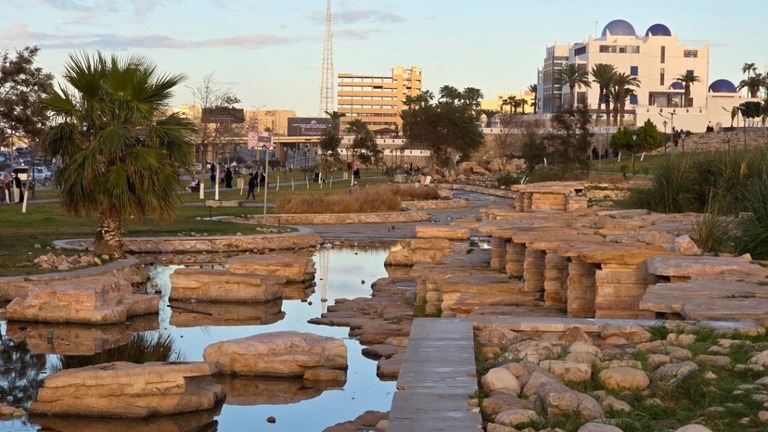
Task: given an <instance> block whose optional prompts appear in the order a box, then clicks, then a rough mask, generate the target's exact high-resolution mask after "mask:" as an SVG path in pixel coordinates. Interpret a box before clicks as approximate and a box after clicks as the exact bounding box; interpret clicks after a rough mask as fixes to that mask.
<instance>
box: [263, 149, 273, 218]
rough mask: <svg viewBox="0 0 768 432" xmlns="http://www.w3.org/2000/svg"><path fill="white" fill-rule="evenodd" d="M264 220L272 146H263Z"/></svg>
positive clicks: (265, 216)
mask: <svg viewBox="0 0 768 432" xmlns="http://www.w3.org/2000/svg"><path fill="white" fill-rule="evenodd" d="M262 148H263V149H264V213H263V214H264V219H265V220H266V219H267V190H269V187H268V185H269V151H270V150H272V146H271V145H269V144H264V145H263V146H262Z"/></svg>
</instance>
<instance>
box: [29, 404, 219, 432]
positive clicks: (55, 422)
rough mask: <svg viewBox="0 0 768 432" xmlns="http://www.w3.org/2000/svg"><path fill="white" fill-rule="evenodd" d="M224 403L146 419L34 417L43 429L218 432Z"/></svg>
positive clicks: (43, 431) (54, 431)
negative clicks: (199, 409) (179, 413)
mask: <svg viewBox="0 0 768 432" xmlns="http://www.w3.org/2000/svg"><path fill="white" fill-rule="evenodd" d="M220 413H221V404H219V406H217V407H216V408H214V409H212V410H208V411H200V412H195V413H190V414H182V415H174V416H164V417H154V418H150V419H146V420H129V419H105V418H77V417H45V416H32V417H31V418H30V421H31V422H32V423H35V424H38V425H40V426H42V428H41V429H40V432H103V431H121V432H145V431H152V432H216V431H218V430H219V422H218V421H216V420H214V419H213V418H214V417H215V416H217V415H219V414H220Z"/></svg>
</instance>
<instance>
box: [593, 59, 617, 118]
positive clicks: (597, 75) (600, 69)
mask: <svg viewBox="0 0 768 432" xmlns="http://www.w3.org/2000/svg"><path fill="white" fill-rule="evenodd" d="M590 74H591V75H592V81H593V82H594V83H595V84H597V86H598V89H599V95H598V99H597V112H600V107H601V104H602V103H603V101H605V106H606V109H605V111H606V115H605V121H606V124H608V120H609V118H610V117H609V115H608V113H609V112H610V108H609V105H610V101H609V100H608V95H607V91H608V89H609V88H611V86H612V85H613V80H614V78H615V77H616V67H615V66H614V65H612V64H607V63H597V64H596V65H594V66H592V70H591V71H590Z"/></svg>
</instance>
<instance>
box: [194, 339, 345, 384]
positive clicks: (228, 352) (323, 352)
mask: <svg viewBox="0 0 768 432" xmlns="http://www.w3.org/2000/svg"><path fill="white" fill-rule="evenodd" d="M203 358H204V359H205V361H206V362H209V363H211V364H212V365H214V367H215V369H216V371H217V372H218V373H220V374H229V375H246V376H264V377H285V378H301V377H303V378H305V379H311V378H313V377H315V376H317V375H315V374H314V373H313V370H314V369H325V370H337V371H346V369H347V346H346V345H344V341H342V340H340V339H334V338H331V337H326V336H318V335H315V334H312V333H300V332H295V331H282V332H272V333H263V334H259V335H255V336H249V337H245V338H240V339H233V340H229V341H223V342H217V343H214V344H211V345H208V347H206V348H205V352H204V353H203Z"/></svg>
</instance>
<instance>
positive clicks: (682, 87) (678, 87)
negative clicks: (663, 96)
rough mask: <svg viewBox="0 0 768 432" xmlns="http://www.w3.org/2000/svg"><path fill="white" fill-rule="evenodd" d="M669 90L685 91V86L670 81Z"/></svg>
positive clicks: (678, 82)
mask: <svg viewBox="0 0 768 432" xmlns="http://www.w3.org/2000/svg"><path fill="white" fill-rule="evenodd" d="M669 88H670V89H672V90H685V84H683V83H681V82H680V81H672V84H670V85H669Z"/></svg>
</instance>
